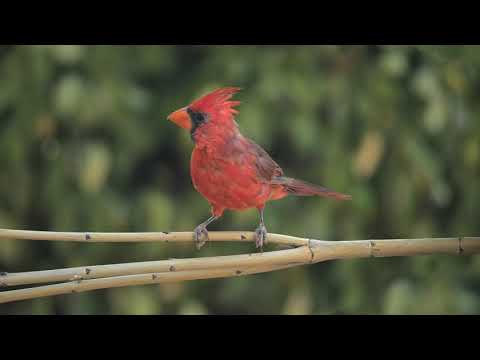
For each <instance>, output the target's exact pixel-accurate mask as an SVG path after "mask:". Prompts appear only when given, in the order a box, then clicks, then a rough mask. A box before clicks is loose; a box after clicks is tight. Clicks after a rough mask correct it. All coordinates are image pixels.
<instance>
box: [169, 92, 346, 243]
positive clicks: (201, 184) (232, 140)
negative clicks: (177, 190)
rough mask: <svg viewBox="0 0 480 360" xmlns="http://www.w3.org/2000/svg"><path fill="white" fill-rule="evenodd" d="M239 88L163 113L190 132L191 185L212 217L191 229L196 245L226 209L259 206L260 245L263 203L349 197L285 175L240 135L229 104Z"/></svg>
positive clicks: (262, 240) (233, 103) (263, 238)
mask: <svg viewBox="0 0 480 360" xmlns="http://www.w3.org/2000/svg"><path fill="white" fill-rule="evenodd" d="M239 90H240V89H239V88H235V87H229V88H223V89H218V90H216V91H213V92H212V93H210V94H207V95H205V96H203V97H202V98H200V99H198V100H196V101H194V102H193V103H192V104H190V105H189V106H187V107H184V108H182V109H180V110H177V111H175V112H173V113H172V114H170V115H169V116H168V120H170V121H172V122H174V123H175V124H177V125H178V126H180V127H182V128H184V129H187V130H189V131H190V133H191V137H192V140H193V142H194V143H195V147H194V149H193V153H192V158H191V164H190V170H191V176H192V181H193V186H194V187H195V189H196V190H197V191H198V192H199V193H200V194H202V195H203V196H204V197H205V198H206V199H207V200H208V202H209V203H210V205H211V208H212V216H211V217H210V218H209V219H208V220H207V221H205V222H204V223H202V224H200V225H199V226H197V227H196V229H195V231H194V239H195V241H196V244H197V248H198V249H200V248H201V247H202V246H203V245H204V244H205V241H206V240H208V231H207V226H208V225H209V224H210V223H211V222H212V221H214V220H217V219H218V218H220V217H221V216H222V215H223V212H224V211H225V210H227V209H228V210H245V209H250V208H257V209H258V211H259V213H260V226H259V227H258V228H257V230H256V231H255V240H256V246H257V248H263V244H264V243H265V241H266V237H267V229H266V227H265V223H264V221H263V210H264V208H265V204H266V203H267V202H268V201H271V200H279V199H282V198H284V197H286V196H287V195H296V196H313V195H318V196H324V197H329V198H334V199H336V200H350V199H351V196H349V195H344V194H340V193H337V192H335V191H332V190H330V189H327V188H324V187H320V186H316V185H312V184H309V183H307V182H304V181H301V180H297V179H293V178H289V177H286V176H284V174H283V170H282V169H281V168H280V166H278V164H277V163H276V162H275V161H273V160H272V158H271V157H270V156H269V155H268V154H267V152H266V151H265V150H263V149H262V148H261V147H260V146H259V145H257V144H255V143H254V142H253V141H252V140H250V139H247V138H246V137H244V136H243V135H242V134H241V133H240V130H239V129H238V125H237V123H236V122H235V119H234V115H235V114H237V113H238V111H236V110H235V109H234V107H235V106H238V105H239V104H240V102H239V101H231V100H230V99H231V97H232V96H233V95H234V94H235V93H237V92H238V91H239ZM203 235H204V236H205V239H202V238H203Z"/></svg>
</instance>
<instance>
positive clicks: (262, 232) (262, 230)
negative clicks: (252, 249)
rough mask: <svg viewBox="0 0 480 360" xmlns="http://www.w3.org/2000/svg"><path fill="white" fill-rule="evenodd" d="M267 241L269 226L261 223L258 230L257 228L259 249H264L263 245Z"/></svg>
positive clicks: (256, 240) (256, 239)
mask: <svg viewBox="0 0 480 360" xmlns="http://www.w3.org/2000/svg"><path fill="white" fill-rule="evenodd" d="M266 243H267V228H266V227H265V225H263V224H261V225H260V226H259V227H258V228H257V230H255V245H256V246H257V249H260V250H261V251H263V245H265V244H266Z"/></svg>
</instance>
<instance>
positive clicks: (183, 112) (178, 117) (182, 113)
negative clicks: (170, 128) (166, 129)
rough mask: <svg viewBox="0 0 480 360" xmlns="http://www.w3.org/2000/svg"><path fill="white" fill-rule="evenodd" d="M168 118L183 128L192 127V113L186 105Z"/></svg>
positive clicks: (189, 128) (188, 128)
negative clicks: (190, 113) (189, 112)
mask: <svg viewBox="0 0 480 360" xmlns="http://www.w3.org/2000/svg"><path fill="white" fill-rule="evenodd" d="M167 119H168V120H170V121H172V122H174V123H175V124H177V125H178V126H180V127H181V128H184V129H187V130H191V129H192V122H191V120H190V115H188V113H187V108H186V107H184V108H182V109H180V110H177V111H175V112H173V113H171V114H170V115H169V116H168V118H167Z"/></svg>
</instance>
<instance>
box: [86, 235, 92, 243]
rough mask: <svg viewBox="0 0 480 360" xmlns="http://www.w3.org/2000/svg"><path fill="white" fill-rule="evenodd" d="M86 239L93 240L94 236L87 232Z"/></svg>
mask: <svg viewBox="0 0 480 360" xmlns="http://www.w3.org/2000/svg"><path fill="white" fill-rule="evenodd" d="M85 240H86V241H88V240H92V236H91V235H90V234H88V233H87V234H85Z"/></svg>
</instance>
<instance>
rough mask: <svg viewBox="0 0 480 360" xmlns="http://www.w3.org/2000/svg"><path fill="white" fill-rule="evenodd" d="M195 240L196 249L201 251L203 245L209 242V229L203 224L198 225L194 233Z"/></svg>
mask: <svg viewBox="0 0 480 360" xmlns="http://www.w3.org/2000/svg"><path fill="white" fill-rule="evenodd" d="M193 240H194V241H195V247H196V248H197V250H200V249H201V248H202V246H203V245H205V243H206V242H207V241H208V240H209V238H208V230H207V227H206V226H205V225H203V224H201V225H198V226H197V227H196V228H195V230H194V231H193Z"/></svg>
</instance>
